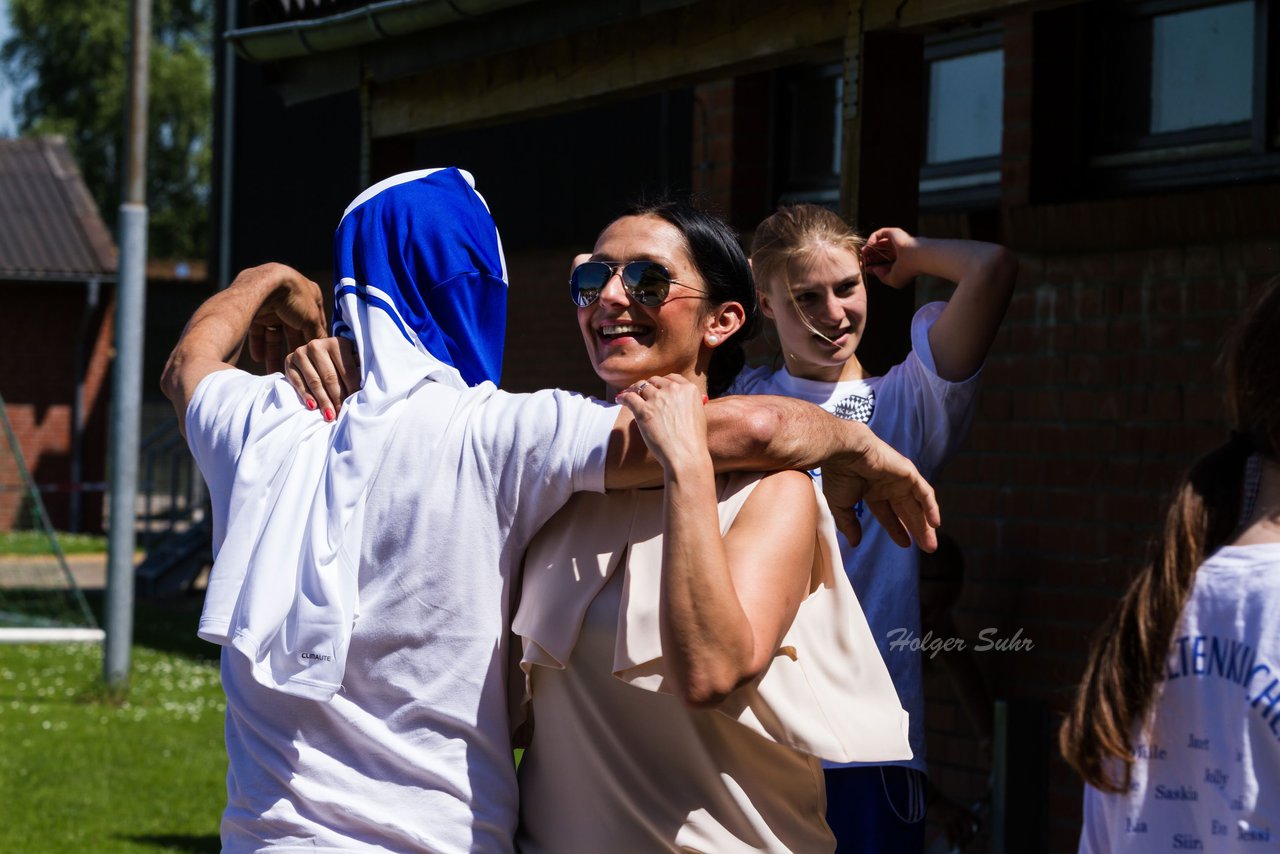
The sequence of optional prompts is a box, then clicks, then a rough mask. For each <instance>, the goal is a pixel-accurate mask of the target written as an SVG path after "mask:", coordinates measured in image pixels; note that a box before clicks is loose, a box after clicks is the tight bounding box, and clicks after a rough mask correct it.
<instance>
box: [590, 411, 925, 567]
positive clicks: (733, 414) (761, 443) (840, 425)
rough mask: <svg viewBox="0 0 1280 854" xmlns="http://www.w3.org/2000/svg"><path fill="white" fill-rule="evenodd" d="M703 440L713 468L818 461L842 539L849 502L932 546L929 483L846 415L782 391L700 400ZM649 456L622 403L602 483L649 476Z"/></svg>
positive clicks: (849, 519)
mask: <svg viewBox="0 0 1280 854" xmlns="http://www.w3.org/2000/svg"><path fill="white" fill-rule="evenodd" d="M706 418H707V445H708V447H709V449H710V451H711V456H712V459H713V461H714V464H715V468H716V471H773V470H776V469H812V468H817V467H818V466H821V467H822V491H823V493H824V494H825V495H826V498H827V503H828V504H829V505H830V506H831V514H832V515H833V516H834V517H835V521H836V527H838V528H839V529H840V530H841V531H842V532H843V533H844V535H845V536H846V537H848V538H849V542H851V543H854V544H856V543H858V542H859V541H860V540H861V538H862V527H861V525H860V524H859V523H858V518H857V516H856V515H855V514H854V512H853V508H854V505H856V504H857V503H858V502H859V501H866V504H867V508H868V509H869V510H870V511H871V512H872V514H873V515H874V516H875V517H876V519H877V520H878V521H879V522H880V524H881V525H882V526H884V529H885V531H886V532H888V534H889V536H890V537H892V538H893V541H894V542H895V543H897V544H898V545H900V546H909V545H910V544H911V540H912V539H913V538H914V540H915V542H916V545H917V546H919V547H920V548H922V549H924V550H925V551H930V552H931V551H933V550H934V549H936V548H937V547H938V540H937V534H936V532H935V529H936V528H937V527H938V526H939V525H940V524H941V523H942V520H941V516H940V514H939V512H938V502H937V499H936V498H935V496H934V492H933V487H931V486H930V485H929V483H928V482H927V481H926V480H925V479H924V477H923V476H922V475H921V474H920V472H919V471H918V470H917V469H916V467H915V466H914V465H912V464H911V461H910V460H908V459H907V458H906V457H904V456H902V455H901V454H899V453H898V452H897V451H895V450H894V449H893V448H891V447H889V445H888V444H886V443H885V442H883V441H881V440H880V439H878V438H876V435H875V434H874V433H872V432H871V429H870V428H869V427H867V425H865V424H862V423H860V422H857V421H846V420H844V419H843V418H837V417H836V416H834V415H832V414H831V413H829V412H826V411H824V410H822V409H820V408H819V407H817V406H814V405H813V404H812V403H806V402H804V401H802V400H795V399H793V398H789V397H778V396H774V395H754V394H753V395H744V396H734V397H722V398H719V399H718V400H713V401H711V402H710V403H709V404H708V405H707V407H706ZM656 472H657V469H656V463H655V460H654V457H653V455H652V453H651V452H650V451H649V449H648V448H647V447H646V446H645V442H644V439H643V437H642V436H641V435H640V431H639V429H638V428H637V426H636V425H635V423H634V420H633V418H632V417H631V413H630V412H629V411H627V410H625V409H624V410H623V411H622V412H620V413H619V414H618V420H617V422H616V423H615V425H614V430H613V438H612V440H611V441H610V443H609V458H608V463H607V467H606V470H605V485H606V486H608V487H609V488H610V489H625V488H629V487H634V486H648V485H652V484H654V483H656V477H655V475H656Z"/></svg>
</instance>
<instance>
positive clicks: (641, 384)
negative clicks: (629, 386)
mask: <svg viewBox="0 0 1280 854" xmlns="http://www.w3.org/2000/svg"><path fill="white" fill-rule="evenodd" d="M647 385H649V381H648V380H641V381H640V382H638V383H636V384H635V388H634V389H633V391H635V393H636V394H639V393H640V392H642V391H644V389H645V386H647Z"/></svg>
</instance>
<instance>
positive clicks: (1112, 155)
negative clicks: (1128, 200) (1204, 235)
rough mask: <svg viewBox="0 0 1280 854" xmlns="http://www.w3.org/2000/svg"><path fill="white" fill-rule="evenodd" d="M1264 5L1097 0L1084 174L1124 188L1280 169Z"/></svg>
mask: <svg viewBox="0 0 1280 854" xmlns="http://www.w3.org/2000/svg"><path fill="white" fill-rule="evenodd" d="M1270 6H1271V0H1234V2H1218V3H1206V2H1203V0H1202V2H1192V0H1158V2H1154V1H1153V2H1140V3H1129V4H1124V5H1121V4H1115V3H1105V4H1102V3H1097V4H1094V9H1095V10H1096V11H1097V13H1098V18H1097V19H1096V20H1097V23H1098V24H1099V25H1100V26H1098V28H1097V32H1098V36H1097V38H1096V40H1095V42H1094V43H1093V44H1092V45H1091V46H1090V49H1088V50H1087V53H1088V55H1089V57H1090V60H1088V61H1089V62H1091V63H1092V80H1091V86H1092V88H1093V90H1094V91H1095V92H1097V93H1099V96H1100V97H1099V101H1098V104H1096V105H1095V106H1094V108H1093V111H1092V112H1093V119H1094V120H1093V127H1092V128H1091V130H1090V134H1089V139H1088V142H1087V144H1088V147H1089V148H1088V150H1089V157H1088V165H1089V167H1090V171H1091V176H1090V183H1091V184H1093V185H1094V186H1095V187H1097V188H1100V189H1104V190H1105V189H1119V190H1124V189H1129V188H1143V187H1158V186H1165V185H1185V184H1195V183H1209V182H1219V181H1223V180H1235V179H1239V178H1242V177H1256V176H1260V175H1265V174H1278V173H1280V169H1278V168H1277V165H1278V164H1277V162H1276V161H1277V158H1276V157H1275V156H1274V155H1275V152H1276V150H1277V145H1276V143H1277V140H1276V124H1275V110H1274V106H1273V105H1274V100H1275V92H1274V91H1269V86H1270V87H1272V88H1273V87H1274V84H1269V81H1268V72H1267V68H1268V60H1269V54H1270V53H1271V52H1272V50H1271V45H1273V44H1274V34H1273V32H1272V31H1273V30H1274V28H1275V25H1274V22H1271V23H1268V21H1269V18H1271V17H1274V16H1273V15H1269V14H1268V12H1269V7H1270Z"/></svg>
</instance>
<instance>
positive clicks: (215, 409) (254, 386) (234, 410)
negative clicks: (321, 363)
mask: <svg viewBox="0 0 1280 854" xmlns="http://www.w3.org/2000/svg"><path fill="white" fill-rule="evenodd" d="M300 413H301V414H314V413H307V412H306V410H303V409H301V408H300V407H299V406H298V405H297V394H296V393H295V392H294V391H293V388H292V387H291V386H290V385H289V384H288V382H287V381H286V380H285V379H284V377H283V376H281V375H280V374H272V375H270V376H265V377H263V376H256V375H254V374H249V373H246V372H244V371H241V370H236V369H228V370H225V371H214V372H213V373H211V374H209V375H208V376H207V377H205V378H204V379H202V380H201V381H200V383H199V385H197V386H196V391H195V394H194V395H192V397H191V403H190V404H189V405H188V406H187V414H186V422H187V445H188V446H189V447H190V448H191V455H192V456H193V457H194V458H195V461H196V465H197V466H199V468H200V473H201V474H202V475H204V480H205V484H206V485H207V486H208V487H209V497H210V499H211V501H212V504H213V508H214V516H213V522H214V531H213V535H214V536H213V542H214V548H215V550H216V549H217V547H218V546H219V545H220V544H221V543H222V535H223V533H224V526H225V525H226V515H227V510H228V502H229V501H230V500H231V490H232V486H233V485H234V484H235V480H236V471H237V468H238V466H239V463H240V457H241V454H242V453H243V452H244V450H245V448H246V446H247V445H248V444H249V443H250V441H251V440H252V441H255V442H256V441H260V440H261V439H262V437H261V436H259V435H258V434H260V433H264V432H265V433H270V434H273V435H272V439H273V440H274V441H275V442H276V443H277V444H280V445H282V446H283V445H288V444H289V443H291V442H292V441H293V436H292V432H293V431H288V432H289V435H283V434H284V433H285V432H286V431H281V430H279V429H274V428H279V427H281V426H282V425H283V424H284V422H286V421H288V420H289V419H297V416H298V415H299V414H300ZM297 420H298V426H301V425H302V419H297ZM290 426H293V425H290Z"/></svg>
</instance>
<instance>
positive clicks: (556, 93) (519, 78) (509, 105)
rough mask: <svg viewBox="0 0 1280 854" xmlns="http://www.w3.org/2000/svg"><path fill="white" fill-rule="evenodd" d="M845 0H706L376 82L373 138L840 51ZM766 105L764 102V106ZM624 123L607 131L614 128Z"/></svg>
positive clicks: (505, 117)
mask: <svg viewBox="0 0 1280 854" xmlns="http://www.w3.org/2000/svg"><path fill="white" fill-rule="evenodd" d="M847 20H848V4H847V2H845V0H807V2H804V3H777V2H773V0H706V2H702V3H697V4H695V5H692V6H688V7H684V8H681V9H676V10H672V11H668V12H663V13H658V14H653V15H648V16H645V17H641V18H634V19H630V20H627V21H622V22H619V23H617V24H612V25H609V26H606V27H602V28H599V29H596V30H593V31H590V32H585V33H577V34H573V35H570V36H568V37H566V38H562V39H559V40H557V41H554V42H547V43H543V44H539V45H535V46H532V47H529V48H523V49H519V50H514V51H510V52H507V53H503V54H500V55H497V56H493V57H488V58H485V59H480V60H472V61H468V62H464V63H459V64H456V65H451V66H448V67H446V68H442V69H438V70H435V71H432V72H430V73H427V74H421V75H418V76H415V77H410V78H405V79H401V80H396V81H392V82H389V83H384V84H380V85H378V86H377V87H376V88H374V89H373V91H372V92H371V103H370V107H371V110H372V116H371V119H372V132H373V136H374V137H377V138H381V137H388V136H394V135H397V134H405V133H414V132H421V131H428V130H440V129H444V128H460V127H467V126H476V125H480V124H484V123H489V122H494V121H498V120H501V121H503V122H509V121H511V120H513V119H516V118H521V117H527V116H530V115H534V114H537V113H545V112H552V111H558V110H565V109H569V108H579V107H583V106H588V105H589V104H591V103H592V102H596V101H602V100H616V99H617V98H619V97H626V96H628V95H639V94H643V93H645V92H648V91H655V90H659V89H664V88H673V87H676V86H681V85H687V84H689V83H693V82H696V81H698V80H703V79H710V78H714V77H725V76H730V75H737V74H742V73H746V72H750V71H759V70H763V69H767V68H772V67H777V66H780V65H784V64H788V63H793V62H797V61H803V60H805V59H809V58H833V57H834V56H836V55H838V51H839V47H840V40H841V39H842V38H843V37H844V35H845V31H846V26H847ZM766 108H767V105H764V104H762V105H761V109H766ZM618 130H619V129H606V130H605V131H603V134H604V135H603V136H602V139H607V133H608V132H615V131H618Z"/></svg>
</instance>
